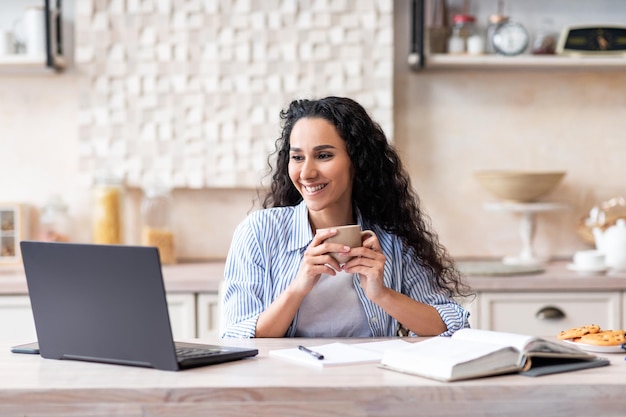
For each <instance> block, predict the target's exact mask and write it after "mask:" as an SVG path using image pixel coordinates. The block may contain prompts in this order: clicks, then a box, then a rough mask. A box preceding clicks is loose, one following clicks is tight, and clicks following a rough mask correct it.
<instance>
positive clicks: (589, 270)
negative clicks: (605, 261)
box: [567, 264, 609, 274]
mask: <svg viewBox="0 0 626 417" xmlns="http://www.w3.org/2000/svg"><path fill="white" fill-rule="evenodd" d="M567 269H569V270H570V271H576V272H584V273H587V274H600V273H602V272H606V271H607V270H608V269H609V268H608V267H607V266H604V265H603V266H597V267H595V268H589V267H582V266H578V265H576V264H567Z"/></svg>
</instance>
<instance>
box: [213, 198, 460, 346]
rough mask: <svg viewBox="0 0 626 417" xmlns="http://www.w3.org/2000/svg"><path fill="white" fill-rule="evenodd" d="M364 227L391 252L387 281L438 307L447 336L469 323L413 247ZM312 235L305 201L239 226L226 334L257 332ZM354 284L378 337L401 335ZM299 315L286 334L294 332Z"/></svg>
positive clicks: (228, 275)
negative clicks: (261, 319)
mask: <svg viewBox="0 0 626 417" xmlns="http://www.w3.org/2000/svg"><path fill="white" fill-rule="evenodd" d="M357 221H358V223H359V224H360V225H361V227H362V228H363V229H364V230H365V229H369V230H372V231H373V232H374V233H376V236H377V237H378V240H379V242H380V245H381V247H382V250H383V253H384V254H385V256H386V257H387V261H386V262H385V268H384V283H385V286H387V287H389V288H391V289H393V290H395V291H398V292H401V293H403V294H406V295H407V296H409V297H411V298H412V299H414V300H417V301H419V302H422V303H425V304H429V305H431V306H433V307H434V308H435V309H437V311H438V312H439V314H440V315H441V318H442V319H443V321H444V323H445V324H446V326H447V327H448V330H447V331H446V332H444V333H442V334H441V335H442V336H449V335H451V334H452V333H454V332H455V331H456V330H458V329H460V328H463V327H469V323H468V316H469V314H468V312H467V311H466V310H465V309H463V308H462V307H461V306H460V305H459V304H457V303H456V302H455V301H454V300H452V299H451V298H449V297H448V296H447V294H446V291H445V290H444V289H440V288H438V287H437V286H436V285H435V283H434V278H433V277H432V276H431V274H432V273H431V272H430V271H429V270H428V269H426V268H424V267H423V266H421V265H420V264H419V262H418V259H417V258H416V256H415V255H414V251H413V249H412V248H407V247H405V246H404V245H403V244H402V241H401V240H400V239H399V238H398V237H397V236H395V235H392V234H390V233H388V232H386V231H384V230H382V229H381V228H380V227H378V226H376V225H369V224H363V220H362V219H361V218H360V216H359V218H358V219H357ZM312 239H313V232H312V231H311V226H310V224H309V220H308V210H307V207H306V205H305V203H304V202H301V203H300V204H298V205H296V206H288V207H275V208H269V209H264V210H259V211H255V212H252V213H250V215H248V217H247V218H246V219H245V220H244V221H243V222H242V223H241V224H240V225H239V226H237V228H236V229H235V233H234V236H233V241H232V244H231V247H230V250H229V252H228V256H227V259H226V268H225V272H224V281H225V289H224V293H223V297H224V299H223V311H222V314H223V315H224V316H223V317H224V319H223V323H224V326H223V329H222V335H221V336H222V337H224V338H228V337H234V338H245V337H254V335H255V332H256V323H257V320H258V318H259V315H260V314H261V313H262V312H263V311H265V310H266V309H267V308H268V307H269V306H270V304H271V303H272V302H273V301H274V300H275V299H276V298H278V296H279V295H280V294H281V293H282V292H283V291H284V290H285V289H286V288H287V287H288V286H289V284H290V283H291V281H292V280H293V279H294V278H295V277H296V275H297V273H298V270H299V269H300V264H301V262H302V257H303V256H304V251H305V250H306V248H307V247H308V246H309V244H310V243H311V240H312ZM354 288H355V290H356V291H357V293H358V296H359V299H360V301H361V303H362V304H363V309H364V310H365V314H366V317H367V318H368V320H369V326H370V328H371V330H372V335H373V336H374V337H385V336H387V337H390V336H396V334H397V330H398V326H399V324H398V322H397V321H396V320H395V319H394V318H393V317H391V316H390V315H389V314H387V313H386V312H385V311H384V310H383V309H382V308H380V307H379V306H377V305H376V304H374V303H373V302H372V301H370V300H369V299H368V298H367V297H366V296H365V293H364V291H363V289H362V288H361V286H360V285H359V284H358V278H355V280H354ZM297 320H298V315H297V314H296V317H295V318H294V320H293V322H292V323H291V325H290V327H289V329H288V330H287V333H286V336H287V337H294V335H295V332H296V325H295V324H296V323H297Z"/></svg>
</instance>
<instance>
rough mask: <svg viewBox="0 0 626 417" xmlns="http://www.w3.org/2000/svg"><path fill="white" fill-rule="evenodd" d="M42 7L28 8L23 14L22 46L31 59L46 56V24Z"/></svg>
mask: <svg viewBox="0 0 626 417" xmlns="http://www.w3.org/2000/svg"><path fill="white" fill-rule="evenodd" d="M44 16H45V15H44V8H43V6H30V7H28V8H27V9H26V10H25V12H24V44H25V46H26V54H27V55H29V56H32V57H40V56H45V55H46V23H45V20H44Z"/></svg>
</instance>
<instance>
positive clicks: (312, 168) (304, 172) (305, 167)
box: [300, 159, 317, 179]
mask: <svg viewBox="0 0 626 417" xmlns="http://www.w3.org/2000/svg"><path fill="white" fill-rule="evenodd" d="M316 176H317V166H316V164H315V161H311V160H310V159H307V160H306V161H304V164H302V169H301V170H300V178H303V179H308V178H315V177H316Z"/></svg>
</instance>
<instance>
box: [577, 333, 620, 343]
mask: <svg viewBox="0 0 626 417" xmlns="http://www.w3.org/2000/svg"><path fill="white" fill-rule="evenodd" d="M580 343H585V344H587V345H595V346H616V345H621V344H622V343H626V332H624V330H604V331H601V332H599V333H589V334H586V335H584V336H582V337H581V338H580Z"/></svg>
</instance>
